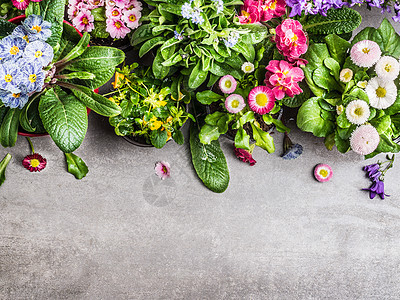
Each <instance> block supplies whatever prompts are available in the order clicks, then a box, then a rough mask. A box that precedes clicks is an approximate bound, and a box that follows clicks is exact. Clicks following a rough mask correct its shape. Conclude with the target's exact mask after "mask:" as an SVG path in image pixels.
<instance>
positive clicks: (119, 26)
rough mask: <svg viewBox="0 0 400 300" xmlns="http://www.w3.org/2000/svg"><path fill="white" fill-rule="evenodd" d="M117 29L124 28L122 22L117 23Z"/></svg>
mask: <svg viewBox="0 0 400 300" xmlns="http://www.w3.org/2000/svg"><path fill="white" fill-rule="evenodd" d="M115 27H117V29H120V28H121V27H122V24H121V22H119V21H117V22H115Z"/></svg>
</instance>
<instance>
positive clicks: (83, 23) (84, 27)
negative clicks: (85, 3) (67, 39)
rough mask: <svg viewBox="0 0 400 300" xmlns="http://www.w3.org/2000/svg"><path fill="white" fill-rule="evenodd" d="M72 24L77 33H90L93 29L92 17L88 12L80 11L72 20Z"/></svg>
mask: <svg viewBox="0 0 400 300" xmlns="http://www.w3.org/2000/svg"><path fill="white" fill-rule="evenodd" d="M72 24H73V25H74V26H75V27H76V29H78V30H79V31H84V32H91V31H92V30H93V29H94V17H93V16H92V14H91V13H90V11H89V10H86V11H81V12H80V13H79V14H78V15H77V16H76V17H75V18H74V19H73V20H72Z"/></svg>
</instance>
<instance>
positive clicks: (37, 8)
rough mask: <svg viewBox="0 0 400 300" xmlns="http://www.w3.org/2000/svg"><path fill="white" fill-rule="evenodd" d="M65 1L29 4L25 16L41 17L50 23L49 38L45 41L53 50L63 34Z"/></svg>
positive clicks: (49, 0) (43, 0) (54, 0)
mask: <svg viewBox="0 0 400 300" xmlns="http://www.w3.org/2000/svg"><path fill="white" fill-rule="evenodd" d="M64 10H65V0H42V1H41V2H31V3H30V4H29V7H28V9H27V10H26V12H25V13H26V15H31V14H35V15H41V16H42V17H43V19H44V20H46V21H48V22H50V23H51V32H52V34H51V36H50V37H49V38H48V39H47V40H46V43H48V44H50V46H52V47H53V49H54V48H55V47H56V46H57V44H59V43H60V39H61V35H62V32H63V20H64Z"/></svg>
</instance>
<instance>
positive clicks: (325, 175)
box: [319, 169, 328, 178]
mask: <svg viewBox="0 0 400 300" xmlns="http://www.w3.org/2000/svg"><path fill="white" fill-rule="evenodd" d="M319 175H321V176H322V177H324V178H325V177H327V176H328V171H327V170H324V169H322V170H320V171H319Z"/></svg>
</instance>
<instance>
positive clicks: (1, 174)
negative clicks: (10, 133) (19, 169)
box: [0, 153, 12, 186]
mask: <svg viewBox="0 0 400 300" xmlns="http://www.w3.org/2000/svg"><path fill="white" fill-rule="evenodd" d="M11 158H12V157H11V154H10V153H7V154H6V156H4V158H3V159H2V160H1V161H0V186H1V185H2V184H3V183H4V181H5V180H6V168H7V166H8V164H9V162H10V161H11Z"/></svg>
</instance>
